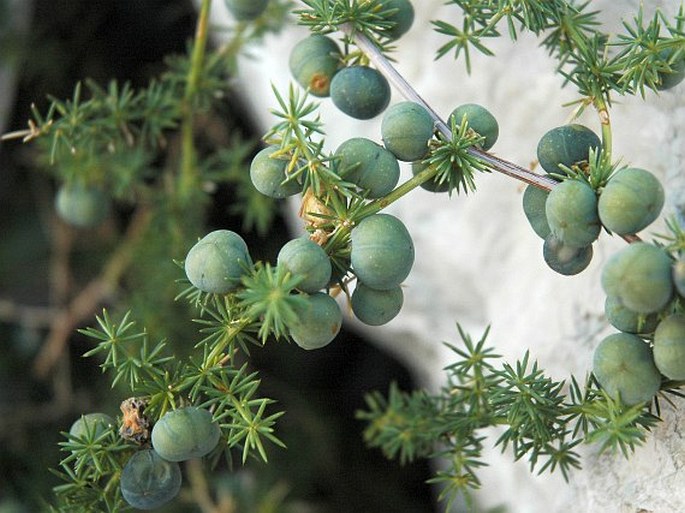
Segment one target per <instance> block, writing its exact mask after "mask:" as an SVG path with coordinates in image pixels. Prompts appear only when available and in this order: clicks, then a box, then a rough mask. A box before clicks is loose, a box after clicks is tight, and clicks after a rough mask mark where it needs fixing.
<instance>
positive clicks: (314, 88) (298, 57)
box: [288, 34, 342, 97]
mask: <svg viewBox="0 0 685 513" xmlns="http://www.w3.org/2000/svg"><path fill="white" fill-rule="evenodd" d="M341 59H342V54H341V53H340V48H339V47H338V44H337V43H336V42H335V41H333V40H332V39H331V38H330V37H328V36H324V35H321V34H313V35H311V36H309V37H307V38H305V39H303V40H301V41H300V42H298V43H297V44H296V45H295V46H294V47H293V49H292V51H291V52H290V59H289V61H288V64H289V67H290V72H291V73H292V75H293V77H295V80H297V82H298V83H299V84H300V85H301V86H302V87H304V88H308V89H309V92H310V93H311V94H313V95H314V96H319V97H325V96H328V95H329V92H330V87H331V80H333V76H334V75H335V74H336V73H337V71H338V69H339V68H340V63H341Z"/></svg>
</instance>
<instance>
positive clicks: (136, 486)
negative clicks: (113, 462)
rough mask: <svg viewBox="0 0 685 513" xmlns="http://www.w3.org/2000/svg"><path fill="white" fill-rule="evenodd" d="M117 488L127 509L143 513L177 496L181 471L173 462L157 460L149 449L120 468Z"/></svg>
mask: <svg viewBox="0 0 685 513" xmlns="http://www.w3.org/2000/svg"><path fill="white" fill-rule="evenodd" d="M119 487H120V489H121V495H122V496H123V497H124V500H125V501H126V502H127V503H128V504H129V505H130V506H132V507H134V508H136V509H143V510H150V509H155V508H159V507H160V506H163V505H164V504H166V503H167V502H169V501H171V500H172V499H173V498H174V497H176V495H178V492H179V490H180V489H181V468H180V467H179V466H178V463H176V462H175V461H167V460H165V459H163V458H162V457H160V456H159V454H157V453H156V452H155V451H154V450H153V449H143V450H141V451H138V452H137V453H135V454H134V455H133V456H131V457H130V458H129V460H128V462H127V463H126V465H124V468H123V469H122V471H121V477H120V481H119Z"/></svg>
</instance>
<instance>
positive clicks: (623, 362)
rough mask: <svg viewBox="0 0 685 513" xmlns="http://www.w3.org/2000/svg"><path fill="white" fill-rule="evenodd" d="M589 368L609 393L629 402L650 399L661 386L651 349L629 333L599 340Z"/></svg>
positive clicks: (637, 402) (640, 401) (636, 402)
mask: <svg viewBox="0 0 685 513" xmlns="http://www.w3.org/2000/svg"><path fill="white" fill-rule="evenodd" d="M592 372H593V374H594V375H595V377H596V378H597V381H598V382H599V384H600V386H601V387H602V388H603V389H604V390H605V391H606V392H607V393H608V394H609V395H610V396H612V397H614V398H618V397H620V398H621V400H622V401H623V402H624V403H625V404H627V405H630V406H632V405H634V404H639V403H643V402H645V401H649V400H651V399H652V398H653V397H654V395H656V393H657V392H658V391H659V387H660V386H661V374H660V373H659V370H658V369H657V368H656V366H655V365H654V358H653V356H652V350H651V349H650V347H649V345H648V344H647V343H645V342H644V341H643V340H642V339H641V338H639V337H638V336H636V335H632V334H630V333H615V334H613V335H609V336H608V337H606V338H605V339H604V340H602V342H600V344H599V346H597V349H596V350H595V354H594V357H593V364H592Z"/></svg>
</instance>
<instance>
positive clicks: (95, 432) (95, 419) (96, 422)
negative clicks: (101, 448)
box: [69, 413, 114, 439]
mask: <svg viewBox="0 0 685 513" xmlns="http://www.w3.org/2000/svg"><path fill="white" fill-rule="evenodd" d="M113 425H114V419H113V418H112V417H110V416H109V415H107V414H106V413H88V414H86V415H82V416H81V417H79V418H78V419H76V421H75V422H74V423H73V424H72V425H71V428H70V429H69V434H70V435H71V436H73V437H75V438H84V437H86V436H89V434H91V435H92V437H93V439H96V438H98V437H99V436H100V435H102V434H103V433H104V432H105V431H107V429H108V428H109V426H113Z"/></svg>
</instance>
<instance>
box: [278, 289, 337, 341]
mask: <svg viewBox="0 0 685 513" xmlns="http://www.w3.org/2000/svg"><path fill="white" fill-rule="evenodd" d="M303 297H304V299H305V303H304V305H303V306H298V308H297V310H296V314H297V318H296V320H295V321H294V322H293V323H292V324H290V325H289V326H288V328H289V329H290V336H291V337H292V339H293V340H294V341H295V343H296V344H297V345H298V346H300V347H301V348H302V349H308V350H309V349H320V348H322V347H324V346H327V345H328V344H330V343H331V342H332V341H333V339H335V337H336V336H337V335H338V332H339V331H340V327H341V326H342V312H341V311H340V307H339V306H338V303H336V301H335V299H333V298H332V297H331V296H329V295H328V294H325V293H323V292H316V293H315V294H311V295H308V296H303Z"/></svg>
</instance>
